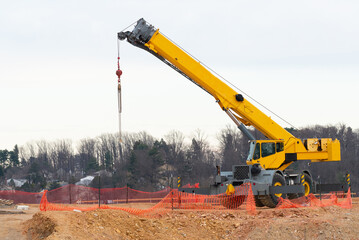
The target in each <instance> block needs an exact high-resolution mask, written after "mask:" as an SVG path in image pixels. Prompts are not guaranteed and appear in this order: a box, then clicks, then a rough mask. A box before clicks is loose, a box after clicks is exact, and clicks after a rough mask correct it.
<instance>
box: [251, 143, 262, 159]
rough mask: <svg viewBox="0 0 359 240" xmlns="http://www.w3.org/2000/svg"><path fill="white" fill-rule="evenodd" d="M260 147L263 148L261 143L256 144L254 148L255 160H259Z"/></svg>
mask: <svg viewBox="0 0 359 240" xmlns="http://www.w3.org/2000/svg"><path fill="white" fill-rule="evenodd" d="M260 148H261V145H260V144H259V143H257V144H256V148H255V149H254V154H253V159H254V160H257V159H259V158H260V156H261V155H260V154H261V153H260Z"/></svg>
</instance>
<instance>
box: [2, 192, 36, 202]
mask: <svg viewBox="0 0 359 240" xmlns="http://www.w3.org/2000/svg"><path fill="white" fill-rule="evenodd" d="M42 195H43V193H42V192H39V193H31V192H23V191H17V190H2V191H0V199H6V200H13V201H14V203H15V204H17V203H28V204H39V203H40V200H41V196H42Z"/></svg>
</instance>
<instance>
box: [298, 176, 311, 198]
mask: <svg viewBox="0 0 359 240" xmlns="http://www.w3.org/2000/svg"><path fill="white" fill-rule="evenodd" d="M303 174H304V182H307V183H308V184H309V193H311V192H312V190H313V179H312V177H311V176H310V175H309V174H308V173H303ZM300 184H302V182H300ZM304 195H305V194H304V193H299V194H298V197H303V196H304Z"/></svg>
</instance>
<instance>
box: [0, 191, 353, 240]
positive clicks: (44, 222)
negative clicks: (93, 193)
mask: <svg viewBox="0 0 359 240" xmlns="http://www.w3.org/2000/svg"><path fill="white" fill-rule="evenodd" d="M353 203H354V204H353V208H352V209H342V208H340V207H336V206H333V207H327V208H317V209H311V208H302V209H282V210H278V209H268V208H258V210H257V215H256V216H251V215H248V214H247V213H246V212H245V211H242V210H236V211H235V210H231V211H230V210H228V211H211V210H208V211H191V210H174V211H173V212H171V211H170V212H169V213H167V214H165V215H164V216H162V217H161V218H143V217H137V216H134V215H131V214H129V213H126V212H123V211H120V210H95V211H90V212H55V211H53V212H40V211H39V210H38V206H36V205H35V206H34V205H30V209H29V210H28V211H25V212H26V213H25V214H0V239H49V240H51V239H52V240H54V239H80V240H81V239H86V240H89V239H156V240H162V239H163V240H164V239H166V240H167V239H278V238H282V239H283V238H290V239H359V198H355V199H354V200H353ZM131 207H140V208H147V207H149V205H148V204H141V205H139V204H132V205H131Z"/></svg>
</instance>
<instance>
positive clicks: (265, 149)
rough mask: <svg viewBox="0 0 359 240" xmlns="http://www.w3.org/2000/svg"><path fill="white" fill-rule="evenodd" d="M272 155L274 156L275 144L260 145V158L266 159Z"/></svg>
mask: <svg viewBox="0 0 359 240" xmlns="http://www.w3.org/2000/svg"><path fill="white" fill-rule="evenodd" d="M272 154H275V143H274V142H269V143H262V157H267V156H269V155H272Z"/></svg>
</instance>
